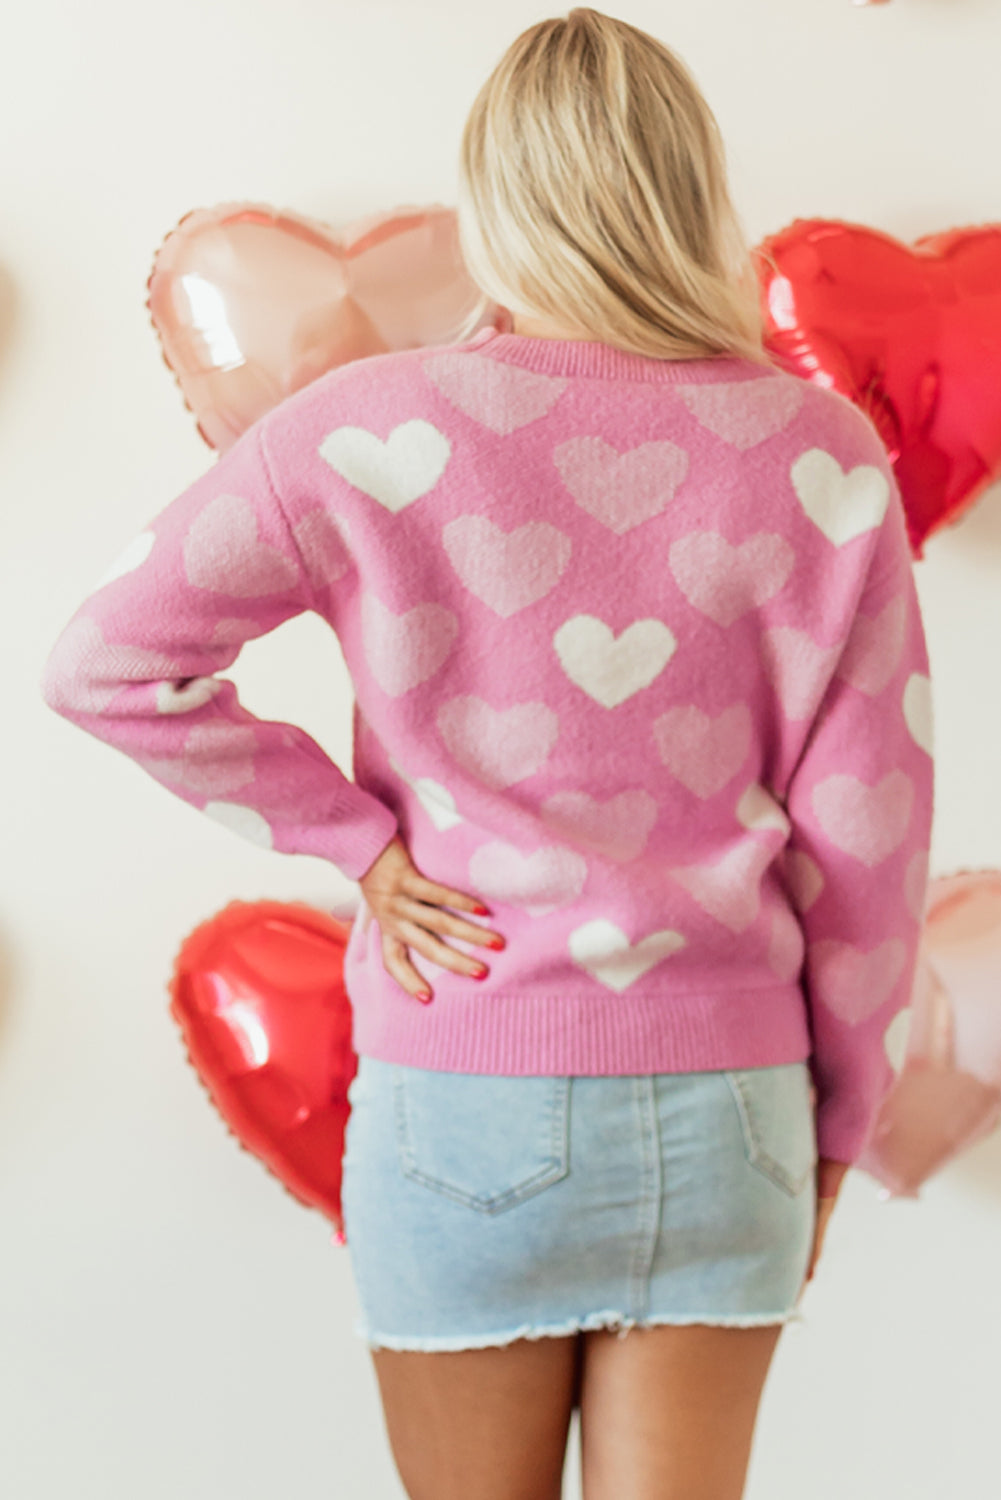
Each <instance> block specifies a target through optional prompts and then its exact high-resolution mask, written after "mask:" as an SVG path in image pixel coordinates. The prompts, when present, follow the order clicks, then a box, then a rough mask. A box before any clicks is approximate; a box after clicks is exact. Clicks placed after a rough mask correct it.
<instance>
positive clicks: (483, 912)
mask: <svg viewBox="0 0 1001 1500" xmlns="http://www.w3.org/2000/svg"><path fill="white" fill-rule="evenodd" d="M473 911H474V912H475V914H476V916H478V917H489V915H490V913H489V912H488V911H487V909H486V907H485V906H474V907H473Z"/></svg>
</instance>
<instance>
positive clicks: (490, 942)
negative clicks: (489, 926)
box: [487, 937, 504, 948]
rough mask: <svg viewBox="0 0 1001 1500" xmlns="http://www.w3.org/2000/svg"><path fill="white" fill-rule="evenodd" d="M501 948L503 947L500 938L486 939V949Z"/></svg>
mask: <svg viewBox="0 0 1001 1500" xmlns="http://www.w3.org/2000/svg"><path fill="white" fill-rule="evenodd" d="M503 946H504V939H503V938H502V937H492V938H487V947H488V948H503Z"/></svg>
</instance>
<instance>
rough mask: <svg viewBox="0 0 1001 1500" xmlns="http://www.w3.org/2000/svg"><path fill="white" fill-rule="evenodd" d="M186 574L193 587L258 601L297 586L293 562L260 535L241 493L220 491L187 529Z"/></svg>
mask: <svg viewBox="0 0 1001 1500" xmlns="http://www.w3.org/2000/svg"><path fill="white" fill-rule="evenodd" d="M184 572H185V576H186V578H187V580H188V582H189V584H190V585H191V587H192V588H194V589H208V590H210V591H211V592H212V593H216V594H230V595H232V596H233V597H234V598H236V599H257V598H261V597H263V595H265V594H280V593H284V592H285V591H286V590H287V589H291V588H293V587H294V585H295V583H296V581H297V579H298V577H299V570H298V568H297V567H296V565H295V563H294V562H293V561H292V560H291V558H288V557H286V556H285V554H284V553H283V552H279V551H278V549H277V547H269V546H268V545H267V543H266V542H261V541H258V538H257V515H256V512H255V510H254V507H253V505H252V504H251V502H250V501H249V500H244V499H243V498H242V497H241V496H239V495H216V497H215V499H214V500H210V501H209V503H208V505H206V506H205V509H204V510H202V511H201V512H200V513H199V514H198V515H197V516H196V517H195V519H194V520H193V521H192V523H191V525H190V526H189V527H188V533H187V536H186V537H185V538H184Z"/></svg>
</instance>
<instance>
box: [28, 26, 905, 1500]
mask: <svg viewBox="0 0 1001 1500" xmlns="http://www.w3.org/2000/svg"><path fill="white" fill-rule="evenodd" d="M460 190H461V191H460V204H459V214H460V230H461V236H462V244H463V250H464V254H465V256H466V259H467V263H468V266H469V269H470V272H471V274H472V276H473V277H474V279H475V280H476V282H477V283H478V285H479V286H480V287H481V289H482V291H483V294H484V303H483V306H482V307H481V308H480V309H479V311H478V314H477V317H476V319H475V320H473V321H471V323H470V325H469V327H468V328H467V330H466V332H468V331H469V329H471V328H473V327H475V324H476V322H478V321H479V320H480V318H481V317H482V314H483V311H484V308H485V307H486V306H487V304H488V303H489V302H490V301H494V302H496V303H498V304H499V305H500V306H501V307H502V308H503V309H505V310H507V313H508V317H507V319H506V321H504V323H503V324H502V325H501V326H500V327H493V326H491V327H482V328H480V329H479V331H477V332H475V333H474V334H473V335H472V337H467V338H464V339H462V340H461V341H460V342H458V343H455V344H453V345H450V346H448V347H446V348H433V349H415V350H408V351H405V352H402V353H395V354H388V355H383V356H378V357H376V358H372V359H367V360H362V361H359V362H356V363H354V364H351V365H348V366H343V367H340V368H338V369H336V370H333V371H331V372H329V373H328V374H327V375H324V376H323V377H321V378H320V379H318V380H317V381H315V382H313V384H311V385H310V386H309V387H307V388H306V389H305V390H303V391H300V392H298V393H296V394H295V395H294V396H292V397H290V398H289V399H288V400H286V401H284V402H282V403H281V405H280V406H279V407H277V408H276V409H275V410H274V411H272V412H271V413H269V414H268V415H267V416H266V417H265V418H263V419H262V420H261V421H260V422H258V423H257V424H255V426H254V427H253V428H251V429H250V431H249V432H247V433H245V434H244V435H243V437H241V438H240V440H239V441H238V442H237V443H236V444H235V445H234V446H233V448H232V449H230V450H229V451H228V452H227V453H226V454H225V455H224V456H223V457H222V458H221V459H220V460H219V462H218V463H217V464H216V466H215V467H214V469H213V470H211V471H210V472H209V473H207V474H206V475H204V476H202V477H201V478H200V479H198V480H197V481H196V482H195V483H194V484H193V485H192V486H191V487H190V488H189V489H188V490H187V491H186V492H185V493H184V494H183V495H182V496H180V497H179V498H178V499H176V500H175V501H174V502H173V503H172V505H170V506H169V507H168V508H167V509H166V510H165V511H164V512H163V513H162V514H161V515H160V516H158V517H156V518H155V519H154V521H153V522H151V523H150V526H149V527H148V528H147V530H146V531H145V532H144V533H143V535H142V537H141V538H139V539H137V541H136V543H134V544H132V545H131V546H130V548H129V549H128V550H127V552H126V554H125V555H124V557H123V559H122V561H121V562H120V563H119V564H116V565H115V566H114V567H113V568H112V569H111V570H110V573H109V574H108V575H107V576H106V578H105V580H103V581H102V584H101V585H100V586H99V587H98V589H97V590H96V592H95V593H94V594H93V595H92V596H91V597H90V598H89V599H88V600H86V601H85V603H84V604H83V605H82V606H81V607H80V609H79V610H78V611H77V614H76V615H75V616H74V617H73V619H72V620H71V621H70V624H69V625H68V626H67V628H66V630H65V631H64V633H63V635H62V636H61V637H60V640H59V642H58V643H57V644H56V647H55V650H54V651H53V653H52V655H51V657H50V661H49V663H48V666H47V670H46V678H45V683H44V691H45V696H46V700H47V701H48V702H49V703H50V704H51V706H52V707H53V708H54V709H56V710H57V711H58V712H61V713H63V714H65V715H66V716H67V717H68V718H70V719H71V720H72V721H73V722H75V723H77V724H78V725H79V726H80V727H81V728H83V729H85V730H86V731H88V732H89V733H92V734H95V735H98V736H99V737H101V738H103V739H105V740H106V741H108V742H109V743H110V744H112V745H114V746H115V747H116V748H118V749H120V750H122V751H123V752H125V753H126V754H128V755H129V756H130V757H132V758H133V759H134V760H135V761H137V762H138V763H139V764H140V765H142V766H143V767H144V768H145V769H146V770H147V771H148V772H149V773H150V774H151V775H152V776H154V777H155V778H156V779H157V780H159V781H160V782H161V783H162V784H163V785H165V786H167V787H168V788H169V789H170V790H171V791H173V792H174V793H175V794H176V795H178V796H179V797H181V798H183V799H184V800H186V801H187V802H188V803H189V804H190V805H192V806H194V807H197V808H199V809H200V810H202V811H204V812H205V813H207V814H208V815H209V816H211V817H214V818H217V819H218V820H219V821H221V822H222V823H223V824H224V825H225V826H227V827H229V828H230V829H232V830H233V831H234V832H236V833H239V834H242V835H244V836H245V837H248V838H250V839H252V840H254V841H256V842H258V843H261V844H264V845H265V846H266V847H268V848H273V849H276V850H278V851H280V852H284V853H308V854H313V855H320V856H322V857H324V858H327V859H329V860H330V861H331V862H332V863H334V864H336V865H337V866H338V867H339V868H340V870H341V871H342V872H343V873H344V874H346V875H347V876H349V877H350V878H352V879H356V880H358V882H359V885H360V888H361V892H362V896H363V901H362V904H361V908H360V911H359V916H358V920H357V921H356V922H355V923H354V924H353V926H352V930H351V939H350V943H349V947H348V953H347V956H346V963H345V980H346V984H347V988H348V993H349V995H350V997H351V1000H352V1004H353V1011H354V1033H353V1040H354V1045H355V1048H356V1051H357V1052H358V1054H359V1070H358V1074H357V1076H356V1078H355V1079H354V1081H353V1083H352V1087H351V1095H350V1097H351V1105H352V1110H351V1117H350V1120H349V1123H348V1132H347V1140H346V1152H345V1164H344V1209H345V1222H346V1228H347V1239H348V1245H349V1248H350V1252H351V1256H352V1266H353V1270H354V1273H355V1279H356V1285H357V1289H358V1293H359V1297H360V1302H361V1305H362V1309H363V1313H364V1318H363V1321H362V1322H361V1323H359V1325H358V1331H359V1333H360V1334H361V1335H362V1336H363V1337H364V1338H365V1339H366V1340H367V1342H368V1344H369V1346H370V1348H371V1350H372V1356H373V1359H374V1361H375V1369H376V1372H377V1376H378V1380H379V1386H380V1391H381V1395H382V1400H383V1403H384V1409H385V1416H386V1424H387V1430H388V1435H389V1439H390V1442H391V1445H392V1449H393V1453H394V1457H395V1461H396V1464H397V1466H398V1469H399V1472H400V1475H401V1477H402V1479H403V1482H404V1484H405V1486H406V1489H407V1493H408V1494H409V1495H410V1496H411V1497H412V1500H452V1497H459V1496H462V1497H463V1500H467V1497H469V1496H474V1497H476V1500H554V1497H557V1496H558V1495H559V1493H560V1486H561V1476H562V1472H563V1466H564V1460H565V1451H566V1442H567V1435H568V1429H569V1422H570V1418H571V1415H572V1412H573V1409H574V1406H575V1404H576V1405H579V1408H580V1420H581V1428H580V1431H581V1451H582V1463H583V1475H582V1479H583V1491H584V1495H585V1497H586V1500H606V1497H607V1500H612V1497H614V1500H646V1497H651V1500H652V1497H654V1496H656V1497H657V1500H665V1497H668V1496H678V1497H681V1496H684V1497H685V1500H737V1497H739V1496H740V1495H741V1494H742V1492H743V1487H744V1482H745V1476H746V1470H747V1464H748V1459H749V1454H750V1449H751V1442H752V1435H753V1429H754V1423H755V1419H756V1414H757V1409H758V1405H759V1401H760V1396H761V1391H762V1388H763V1385H764V1381H765V1378H766V1375H767V1371H768V1368H769V1365H770V1362H771V1359H772V1356H773V1354H774V1351H775V1347H776V1344H777V1341H778V1338H779V1335H780V1333H781V1330H782V1327H783V1326H784V1324H785V1323H786V1322H788V1321H791V1320H794V1319H796V1318H798V1317H799V1316H800V1315H799V1313H798V1307H797V1304H798V1300H799V1296H800V1294H801V1292H802V1289H803V1286H804V1284H805V1281H806V1280H808V1279H809V1276H810V1275H812V1271H813V1266H814V1265H815V1263H816V1258H817V1255H818V1254H819V1251H820V1247H821V1243H822V1240H823V1235H824V1230H825V1227H826V1224H827V1220H828V1217H829V1215H830V1212H831V1209H832V1207H833V1204H834V1201H835V1197H836V1194H837V1191H838V1188H839V1185H840V1182H841V1179H842V1177H843V1175H844V1173H845V1172H846V1171H847V1170H848V1167H849V1166H850V1165H851V1164H852V1163H853V1162H854V1161H855V1160H857V1158H858V1156H859V1153H860V1152H861V1150H862V1147H863V1145H864V1143H865V1140H866V1137H867V1133H868V1131H869V1129H870V1127H871V1124H872V1121H873V1118H874V1115H875V1111H876V1109H877V1107H878V1104H879V1100H880V1097H881V1094H882V1092H883V1090H884V1088H885V1087H886V1085H887V1083H888V1081H889V1078H890V1065H889V1063H888V1061H887V1058H886V1055H885V1050H884V1045H883V1039H884V1036H885V1032H886V1029H887V1027H888V1025H889V1024H890V1022H891V1021H892V1019H893V1018H894V1016H895V1015H896V1014H897V1013H898V1012H899V1011H900V1009H901V1008H902V1007H903V1006H905V1005H906V1004H907V1002H908V998H909V992H910V985H911V981H912V977H913V970H914V964H915V959H916V949H917V940H918V936H919V931H920V925H919V924H920V914H921V911H922V904H923V894H924V882H925V880H926V872H927V850H928V844H929V839H930V827H931V813H932V762H931V757H930V754H929V752H928V750H927V748H925V747H926V746H927V744H928V733H927V729H928V726H927V724H926V723H925V722H924V720H926V719H927V716H928V712H929V706H928V704H929V700H928V686H929V684H928V659H927V653H926V649H925V641H924V635H923V630H922V623H921V618H920V612H919V608H918V602H917V598H916V593H915V589H914V583H913V578H912V573H911V566H910V553H909V550H908V546H907V540H906V530H905V526H904V520H903V512H902V507H901V503H900V496H899V494H898V492H897V490H896V487H895V484H894V480H893V474H892V470H891V469H890V466H889V463H888V460H887V458H886V455H885V453H884V451H883V449H882V446H881V445H880V442H879V440H878V438H877V436H876V434H875V432H874V430H873V428H872V427H871V425H870V424H869V422H868V421H867V420H866V418H865V417H863V416H862V415H861V414H860V413H859V412H858V411H857V410H856V409H855V408H854V407H852V406H851V405H850V404H849V403H848V402H846V401H844V400H843V399H842V398H841V397H839V396H836V395H834V394H833V393H831V392H829V391H826V390H822V389H820V388H818V387H815V386H812V385H808V384H806V383H804V382H801V381H799V380H797V379H795V378H794V377H792V376H789V375H786V374H784V373H782V372H780V371H778V370H777V369H775V368H774V367H773V366H772V364H771V363H770V361H769V360H768V358H767V356H766V354H765V353H764V351H763V348H762V333H761V324H760V315H759V310H758V303H757V293H756V289H755V282H754V277H753V274H752V270H751V266H750V261H749V257H748V253H747V249H746V246H745V244H744V242H743V240H742V237H741V232H740V229H739V226H738V222H737V219H736V216H735V214H734V211H733V208H732V206H731V202H730V198H729V195H728V189H727V184H726V175H725V168H724V155H723V149H722V146H721V143H720V140H719V136H718V130H717V126H716V123H715V121H714V119H713V116H712V114H711V112H710V110H709V108H708V106H707V104H706V102H705V100H704V99H703V98H702V96H701V94H700V93H699V91H698V89H697V87H696V85H695V83H694V82H693V80H692V79H691V77H690V75H689V74H688V72H687V71H686V69H685V68H684V66H683V65H682V64H681V63H680V62H679V60H678V59H677V58H676V57H675V56H674V55H673V54H672V53H671V52H670V51H669V50H668V49H667V48H666V47H665V46H663V45H662V44H661V43H660V42H658V41H657V40H655V39H654V38H653V37H651V36H649V35H647V34H646V33H644V32H642V31H639V30H637V29H636V28H634V27H632V26H629V25H628V24H626V23H625V22H623V21H619V20H615V19H613V18H611V17H608V16H605V15H603V14H601V13H600V12H598V11H595V10H590V9H576V10H572V11H571V12H570V13H569V15H568V16H567V17H565V18H556V19H552V20H546V21H542V22H540V23H538V24H537V25H535V26H532V27H530V28H529V29H528V30H527V31H526V32H524V33H523V34H522V35H521V36H519V37H518V38H517V39H516V40H515V42H514V43H513V44H512V45H511V47H510V48H509V49H508V51H507V52H506V53H505V55H504V57H503V58H502V59H501V61H500V62H499V63H498V65H497V67H496V68H495V69H494V71H493V73H492V74H491V75H490V77H489V78H488V79H487V81H486V83H485V84H484V85H483V87H482V89H481V90H480V93H479V95H478V96H477V98H476V100H475V102H474V104H473V107H472V110H471V112H470V115H469V119H468V121H467V124H466V128H465V132H464V135H463V140H462V152H461V176H460ZM305 609H313V610H315V611H316V612H317V613H319V614H321V615H322V616H323V618H324V619H326V620H328V621H329V623H330V624H331V625H332V627H333V628H334V629H335V630H336V632H337V634H338V638H339V640H340V643H341V646H342V649H343V652H344V657H345V661H346V663H347V665H348V668H349V670H350V672H351V676H352V680H353V683H354V686H355V690H356V700H357V701H356V708H355V725H354V727H355V741H354V779H353V780H352V781H349V780H348V779H347V778H346V777H345V776H344V775H343V773H342V772H341V771H340V770H339V768H338V767H337V766H335V765H334V764H333V763H332V762H331V761H330V760H329V758H328V757H327V756H326V755H325V753H324V752H323V751H322V749H321V748H320V746H319V745H317V744H316V742H315V741H314V740H312V739H311V738H310V737H309V736H308V735H306V734H305V733H304V731H303V730H301V729H299V728H297V727H296V726H293V725H287V724H278V723H271V722H268V721H263V720H261V719H258V718H256V717H255V716H254V715H252V714H250V713H249V712H248V711H247V710H246V709H245V708H244V707H243V706H242V705H241V704H240V703H239V700H238V698H237V693H236V689H235V687H234V685H233V684H232V683H231V682H229V681H227V680H225V679H222V678H220V677H219V676H217V675H216V674H217V673H218V672H220V671H221V670H222V669H223V668H225V667H227V666H229V665H230V664H231V663H232V662H233V661H234V660H235V658H236V656H237V655H238V653H239V650H240V647H241V645H242V644H243V642H244V641H246V640H248V639H252V638H253V637H255V636H259V635H261V634H262V633H264V632H265V631H267V630H271V629H273V628H274V627H275V626H277V625H278V624H280V623H281V622H282V621H283V620H285V619H288V618H290V617H291V616H293V615H294V614H296V613H299V612H301V611H303V610H305ZM484 900H485V901H486V903H487V904H486V905H484V904H483V903H484ZM476 915H479V916H481V917H487V918H488V921H487V922H486V923H482V922H476V921H474V920H472V918H473V917H474V916H476ZM483 958H488V959H489V962H487V963H483V962H482V959H483Z"/></svg>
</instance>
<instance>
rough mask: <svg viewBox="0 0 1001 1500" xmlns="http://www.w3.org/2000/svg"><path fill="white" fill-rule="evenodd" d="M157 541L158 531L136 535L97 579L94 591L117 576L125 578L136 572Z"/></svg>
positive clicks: (111, 581)
mask: <svg viewBox="0 0 1001 1500" xmlns="http://www.w3.org/2000/svg"><path fill="white" fill-rule="evenodd" d="M155 542H156V533H155V532H153V531H142V532H140V533H139V535H138V536H134V537H133V538H132V540H131V542H129V544H128V546H127V547H126V548H125V549H124V551H122V552H120V553H119V555H118V556H117V557H116V558H115V560H114V562H113V563H112V564H111V567H110V568H108V570H107V572H106V573H103V574H102V575H101V577H100V578H99V579H98V580H97V583H96V584H95V587H94V592H95V593H96V592H97V590H98V589H103V588H104V587H105V585H106V584H109V583H113V582H114V580H115V579H116V578H123V577H124V576H125V574H126V573H134V572H135V570H136V568H141V567H142V565H143V563H144V562H145V561H146V559H147V557H149V555H150V553H151V552H152V551H153V547H154V544H155Z"/></svg>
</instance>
